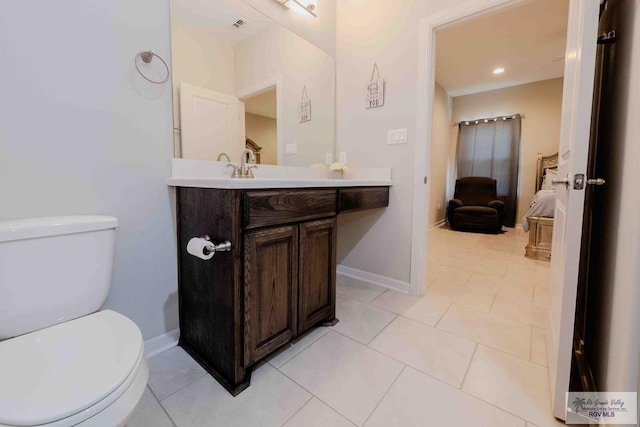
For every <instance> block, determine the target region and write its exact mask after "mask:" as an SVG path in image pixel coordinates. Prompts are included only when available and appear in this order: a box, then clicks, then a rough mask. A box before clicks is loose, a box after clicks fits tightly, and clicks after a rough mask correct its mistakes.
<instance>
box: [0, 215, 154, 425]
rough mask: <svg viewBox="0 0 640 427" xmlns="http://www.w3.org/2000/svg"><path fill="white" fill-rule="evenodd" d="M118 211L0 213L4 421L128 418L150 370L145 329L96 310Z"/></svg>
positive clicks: (105, 284)
mask: <svg viewBox="0 0 640 427" xmlns="http://www.w3.org/2000/svg"><path fill="white" fill-rule="evenodd" d="M117 226H118V221H117V219H116V218H113V217H108V216H70V217H51V218H34V219H25V220H18V221H6V222H0V427H6V426H36V425H37V426H55V427H58V426H75V425H81V426H100V427H111V426H123V425H125V424H126V422H127V420H128V419H129V417H130V416H131V413H132V412H133V410H134V408H135V407H136V405H137V404H138V402H139V400H140V398H141V396H142V393H143V391H144V388H145V386H146V384H147V379H148V376H149V368H148V366H147V361H146V358H145V356H144V352H143V350H144V346H143V341H142V335H141V334H140V330H139V329H138V327H137V326H136V325H135V324H134V323H133V322H132V321H131V320H129V319H127V318H126V317H124V316H123V315H121V314H118V313H115V312H113V311H110V310H104V311H98V310H100V308H101V307H102V305H103V304H104V302H105V301H106V299H107V295H108V294H109V288H110V286H111V276H112V270H113V257H114V249H115V246H114V243H115V234H116V227H117Z"/></svg>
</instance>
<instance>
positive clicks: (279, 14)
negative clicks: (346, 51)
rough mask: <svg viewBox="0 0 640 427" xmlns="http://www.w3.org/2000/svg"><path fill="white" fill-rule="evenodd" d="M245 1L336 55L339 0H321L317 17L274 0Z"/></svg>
mask: <svg viewBox="0 0 640 427" xmlns="http://www.w3.org/2000/svg"><path fill="white" fill-rule="evenodd" d="M243 1H244V2H245V3H247V4H248V5H250V6H251V7H253V8H255V9H257V10H259V11H260V12H262V13H264V14H265V15H267V16H268V17H269V18H271V19H273V20H274V21H276V22H278V23H279V24H280V25H282V26H283V27H285V28H288V29H289V30H291V31H293V32H294V33H296V34H298V35H300V36H301V37H302V38H304V39H305V40H308V41H310V42H311V43H313V44H314V45H316V46H318V47H319V48H320V49H322V50H324V51H325V52H327V53H328V54H329V55H331V56H335V54H336V3H337V0H320V1H319V2H318V9H317V13H316V15H317V16H316V17H315V18H314V17H313V16H311V15H309V14H307V13H297V12H294V11H293V10H291V9H287V8H285V7H282V6H281V5H279V4H277V3H276V2H274V1H273V0H243Z"/></svg>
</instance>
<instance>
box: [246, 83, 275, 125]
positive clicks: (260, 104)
mask: <svg viewBox="0 0 640 427" xmlns="http://www.w3.org/2000/svg"><path fill="white" fill-rule="evenodd" d="M242 101H243V102H244V111H245V112H247V113H250V114H256V115H258V116H264V117H269V118H270V119H277V114H276V89H275V88H273V89H270V90H268V91H266V92H263V93H261V94H260V95H256V96H252V97H251V98H245V99H243V100H242Z"/></svg>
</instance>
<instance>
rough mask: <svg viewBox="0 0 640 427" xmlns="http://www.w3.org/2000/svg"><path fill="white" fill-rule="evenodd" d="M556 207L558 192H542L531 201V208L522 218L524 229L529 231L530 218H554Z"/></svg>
mask: <svg viewBox="0 0 640 427" xmlns="http://www.w3.org/2000/svg"><path fill="white" fill-rule="evenodd" d="M555 207H556V190H540V191H538V192H537V193H536V194H535V196H533V200H532V201H531V206H530V207H529V210H528V211H527V213H526V214H525V216H524V218H522V229H523V230H524V231H529V220H528V219H527V218H528V217H530V216H541V217H546V218H553V211H554V209H555Z"/></svg>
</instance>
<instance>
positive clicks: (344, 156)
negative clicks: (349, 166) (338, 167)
mask: <svg viewBox="0 0 640 427" xmlns="http://www.w3.org/2000/svg"><path fill="white" fill-rule="evenodd" d="M340 163H345V164H346V163H347V152H346V151H341V152H340Z"/></svg>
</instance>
